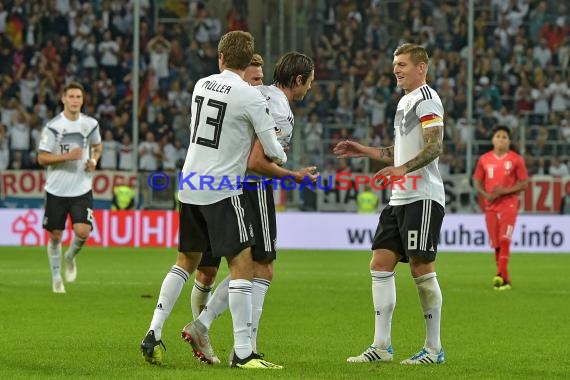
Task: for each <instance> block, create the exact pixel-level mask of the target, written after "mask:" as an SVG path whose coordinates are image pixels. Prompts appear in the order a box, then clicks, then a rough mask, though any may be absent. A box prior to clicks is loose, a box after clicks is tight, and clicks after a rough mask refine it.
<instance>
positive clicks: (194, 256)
mask: <svg viewBox="0 0 570 380" xmlns="http://www.w3.org/2000/svg"><path fill="white" fill-rule="evenodd" d="M201 258H202V255H201V254H200V253H199V252H178V257H177V258H176V265H178V266H179V267H181V268H182V269H184V270H185V271H186V272H188V273H193V272H194V271H195V270H196V267H197V266H198V264H199V263H200V259H201Z"/></svg>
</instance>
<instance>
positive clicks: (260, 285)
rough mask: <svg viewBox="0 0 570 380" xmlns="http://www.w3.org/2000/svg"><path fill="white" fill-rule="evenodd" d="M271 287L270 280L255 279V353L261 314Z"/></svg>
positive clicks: (253, 300) (253, 301) (252, 303)
mask: <svg viewBox="0 0 570 380" xmlns="http://www.w3.org/2000/svg"><path fill="white" fill-rule="evenodd" d="M269 285H271V281H269V280H265V279H263V278H254V279H253V289H252V295H251V313H252V317H251V346H252V348H253V352H257V331H258V329H259V320H260V319H261V313H262V312H263V302H264V301H265V295H266V294H267V290H269Z"/></svg>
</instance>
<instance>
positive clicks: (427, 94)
mask: <svg viewBox="0 0 570 380" xmlns="http://www.w3.org/2000/svg"><path fill="white" fill-rule="evenodd" d="M418 90H419V94H418V96H419V97H421V99H422V100H433V101H436V102H439V103H441V99H440V97H439V94H438V93H437V91H436V90H434V89H433V88H431V87H430V86H429V85H427V84H424V85H422V86H420V88H419V89H418Z"/></svg>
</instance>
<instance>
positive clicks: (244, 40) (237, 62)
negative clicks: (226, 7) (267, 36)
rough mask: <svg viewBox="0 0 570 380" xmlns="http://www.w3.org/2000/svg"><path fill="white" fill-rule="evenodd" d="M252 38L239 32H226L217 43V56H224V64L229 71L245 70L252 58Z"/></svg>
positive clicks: (245, 33) (246, 33) (248, 34)
mask: <svg viewBox="0 0 570 380" xmlns="http://www.w3.org/2000/svg"><path fill="white" fill-rule="evenodd" d="M253 49H254V39H253V36H252V35H251V34H250V33H248V32H244V31H241V30H236V31H232V32H228V33H226V34H224V35H223V36H222V38H221V39H220V42H219V43H218V54H223V55H224V63H225V65H226V67H227V68H229V69H237V70H245V68H246V67H248V66H249V64H250V62H251V59H252V57H253Z"/></svg>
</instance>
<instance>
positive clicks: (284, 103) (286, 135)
mask: <svg viewBox="0 0 570 380" xmlns="http://www.w3.org/2000/svg"><path fill="white" fill-rule="evenodd" d="M255 88H257V89H258V90H259V91H260V92H261V94H263V96H265V99H266V100H267V105H268V106H269V113H270V114H271V117H273V120H274V121H275V134H276V135H277V141H279V143H280V144H281V146H282V147H286V146H287V145H289V142H290V141H291V137H292V136H293V126H294V125H295V117H294V116H293V111H292V110H291V105H290V104H289V99H287V96H286V95H285V93H284V92H283V91H282V90H281V89H279V88H277V87H276V86H275V85H271V86H256V87H255ZM248 175H255V176H258V177H260V178H261V177H262V175H261V174H258V173H255V172H253V171H248Z"/></svg>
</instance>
